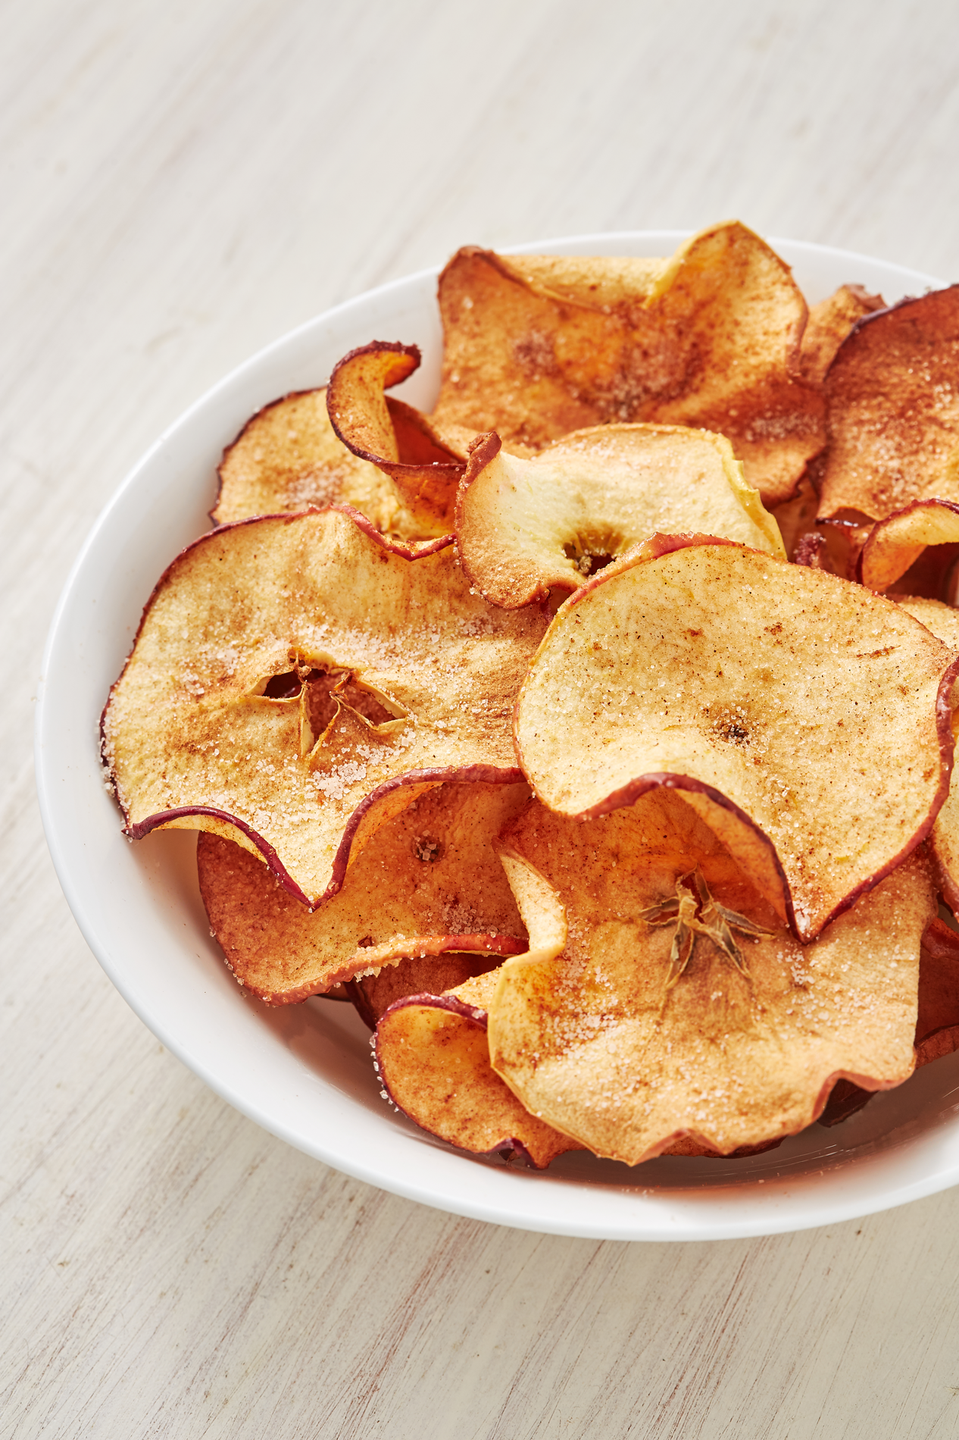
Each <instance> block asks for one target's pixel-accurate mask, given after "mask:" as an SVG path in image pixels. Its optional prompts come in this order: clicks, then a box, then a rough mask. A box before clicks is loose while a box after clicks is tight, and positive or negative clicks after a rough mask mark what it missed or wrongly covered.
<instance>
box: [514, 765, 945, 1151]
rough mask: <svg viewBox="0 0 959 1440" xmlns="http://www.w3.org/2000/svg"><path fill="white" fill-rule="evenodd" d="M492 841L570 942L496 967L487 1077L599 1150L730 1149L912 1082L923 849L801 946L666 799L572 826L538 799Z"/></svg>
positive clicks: (925, 914)
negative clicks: (847, 1093)
mask: <svg viewBox="0 0 959 1440" xmlns="http://www.w3.org/2000/svg"><path fill="white" fill-rule="evenodd" d="M503 844H504V846H508V847H509V848H510V850H511V852H512V854H513V855H514V857H515V860H516V862H517V863H523V864H526V865H527V866H529V867H530V868H531V869H533V870H535V871H536V872H537V873H538V874H539V875H540V876H541V878H542V879H543V880H544V881H545V882H547V883H548V884H549V885H551V886H552V888H553V890H554V891H555V894H556V898H557V902H558V903H559V904H561V905H562V906H563V908H564V909H565V913H566V917H567V921H568V939H567V941H566V945H565V947H564V950H563V952H562V953H561V954H560V955H558V956H556V957H554V958H543V956H542V955H538V956H537V955H534V956H517V957H516V958H515V959H512V960H507V961H506V962H505V963H504V964H503V965H502V966H501V967H500V969H499V970H498V971H496V972H495V974H496V975H498V977H499V983H498V985H497V989H496V993H495V995H494V997H493V999H492V1002H491V1003H490V1005H489V1046H490V1056H491V1060H492V1064H493V1068H494V1069H495V1071H496V1072H497V1074H499V1075H500V1076H502V1078H503V1079H504V1080H505V1081H506V1083H507V1084H508V1085H509V1087H510V1089H512V1090H513V1091H514V1093H515V1094H516V1095H517V1096H518V1097H519V1099H520V1100H521V1101H522V1102H523V1104H524V1105H525V1106H526V1107H527V1109H529V1110H530V1111H531V1112H532V1113H533V1114H535V1115H538V1116H539V1117H540V1118H541V1119H542V1120H544V1121H546V1123H547V1124H550V1125H553V1126H554V1127H555V1128H556V1129H558V1130H560V1131H562V1132H564V1133H566V1134H568V1135H569V1136H570V1137H571V1138H574V1139H577V1140H579V1141H580V1142H581V1143H582V1144H584V1145H586V1146H587V1147H588V1148H589V1149H590V1150H593V1151H594V1152H595V1153H596V1154H598V1155H603V1156H607V1157H609V1158H611V1159H616V1160H622V1161H625V1162H626V1163H627V1164H630V1165H635V1164H638V1163H640V1162H641V1161H643V1160H647V1159H651V1158H652V1157H654V1156H656V1155H659V1154H661V1153H663V1151H664V1149H665V1148H666V1147H667V1146H669V1145H670V1144H672V1143H673V1142H675V1141H677V1140H681V1139H682V1138H683V1137H685V1136H689V1137H692V1139H693V1140H694V1142H695V1143H696V1144H702V1145H705V1146H708V1147H709V1148H710V1149H712V1150H715V1151H717V1152H719V1153H720V1154H731V1153H732V1152H734V1151H736V1150H738V1149H740V1148H741V1147H744V1146H749V1147H754V1146H759V1145H764V1144H765V1143H766V1142H769V1141H773V1140H776V1139H778V1138H780V1137H782V1136H785V1135H791V1134H794V1133H796V1132H797V1131H799V1130H802V1129H804V1128H805V1127H806V1126H807V1125H809V1124H810V1123H811V1122H812V1121H813V1120H815V1119H816V1117H817V1115H818V1114H819V1113H820V1112H821V1110H822V1108H823V1106H824V1105H825V1102H826V1099H827V1097H828V1095H829V1093H830V1091H831V1089H832V1087H833V1085H834V1084H835V1083H836V1081H837V1080H838V1079H839V1078H841V1077H848V1078H850V1079H851V1080H853V1081H854V1082H855V1083H857V1084H860V1085H863V1086H867V1087H869V1088H872V1089H886V1088H890V1087H892V1086H894V1085H898V1084H900V1083H901V1082H902V1081H903V1080H905V1079H907V1078H908V1076H909V1075H910V1074H911V1073H912V1069H913V1065H914V1052H913V1037H914V1035H915V1028H916V1003H917V1001H916V997H917V987H918V967H919V945H920V938H921V936H922V933H923V930H924V929H925V927H926V925H927V924H928V921H929V920H930V918H931V917H932V916H933V915H934V913H935V895H934V891H933V886H932V883H931V878H930V876H929V873H928V865H927V864H926V863H925V860H924V858H923V857H922V856H921V855H919V856H912V857H910V858H909V859H908V860H907V861H905V862H904V864H903V865H902V866H900V867H899V869H897V870H896V871H895V872H893V874H891V875H889V876H887V877H886V879H885V880H883V881H882V882H881V883H880V884H879V885H877V886H876V887H875V888H874V889H873V890H871V891H869V893H868V894H866V895H864V896H862V897H861V898H860V899H859V900H858V901H857V903H856V905H855V906H854V907H853V908H852V909H851V910H849V911H847V912H845V913H844V914H843V915H841V916H839V917H838V919H836V920H835V921H833V923H832V924H831V925H830V926H829V927H828V929H827V930H825V931H824V932H823V933H822V934H821V935H820V937H819V938H818V939H817V940H816V941H814V942H812V943H811V944H809V945H801V944H799V942H798V941H796V940H795V939H794V937H793V936H792V935H791V934H790V933H789V931H788V930H786V929H785V927H783V926H782V925H781V924H779V923H778V922H777V919H776V916H775V915H774V913H773V912H772V911H771V909H770V907H769V906H768V905H767V904H766V903H765V902H764V900H763V899H762V897H761V896H760V895H759V893H758V892H757V891H756V890H754V889H753V887H752V886H751V884H750V882H749V880H748V878H747V877H746V875H745V874H744V873H743V872H742V871H741V870H740V869H739V867H738V866H736V865H735V863H734V862H733V861H732V858H731V857H730V856H729V855H728V853H726V852H725V850H724V848H723V847H722V846H721V845H719V844H718V842H717V841H716V839H715V837H714V836H712V835H711V833H710V832H709V830H708V828H707V827H705V826H704V825H702V824H701V823H700V822H699V821H698V819H697V818H696V817H695V816H694V815H693V814H692V813H691V812H690V810H689V808H688V807H687V806H685V805H684V803H683V801H682V799H681V797H680V796H679V795H677V794H675V793H674V792H670V791H667V790H659V791H654V792H650V793H648V794H646V795H644V796H643V797H642V798H641V799H640V800H638V801H637V802H636V804H635V805H634V806H633V807H631V808H630V809H629V810H620V811H617V812H616V814H614V815H609V816H606V817H603V818H601V819H598V820H593V821H589V822H586V823H583V822H576V821H573V820H570V819H567V818H565V817H562V816H558V815H554V814H552V813H550V812H549V811H547V810H546V809H545V808H544V807H542V806H540V805H539V804H537V803H534V804H532V805H531V806H530V807H529V808H528V810H527V811H525V812H524V814H523V815H522V816H521V817H520V819H519V820H518V821H517V822H516V824H515V825H514V826H513V827H512V828H511V830H510V831H508V832H507V833H506V835H505V836H504V840H503Z"/></svg>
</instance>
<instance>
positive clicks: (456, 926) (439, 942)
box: [197, 771, 529, 1005]
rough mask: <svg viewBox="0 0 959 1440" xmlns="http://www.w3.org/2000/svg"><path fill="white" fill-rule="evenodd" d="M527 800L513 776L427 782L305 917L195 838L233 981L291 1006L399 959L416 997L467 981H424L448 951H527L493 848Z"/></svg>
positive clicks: (236, 857)
mask: <svg viewBox="0 0 959 1440" xmlns="http://www.w3.org/2000/svg"><path fill="white" fill-rule="evenodd" d="M528 798H529V787H528V786H527V785H526V784H525V782H524V781H522V780H517V779H516V772H508V771H507V772H503V774H502V775H501V776H499V777H497V778H494V777H492V776H490V777H489V778H487V779H485V780H471V779H468V778H467V779H463V780H457V779H456V778H450V779H447V780H445V781H444V782H443V783H441V784H434V785H432V786H431V787H430V788H429V789H428V790H426V791H424V792H423V793H421V794H419V795H418V796H417V797H416V798H415V799H413V800H411V802H410V803H409V804H408V805H407V806H406V807H405V808H404V809H403V810H402V811H401V812H400V813H399V814H397V815H393V816H391V817H390V818H389V819H388V820H387V821H386V822H385V823H383V824H380V825H378V826H377V827H376V829H375V832H374V834H373V835H372V836H371V838H370V840H369V841H368V843H367V844H366V845H365V846H364V847H363V848H362V850H361V851H360V853H359V854H358V856H357V857H356V858H355V860H354V863H353V864H352V865H351V866H350V867H349V869H348V870H347V872H346V875H345V877H344V879H343V883H342V887H341V888H340V890H339V891H338V892H337V893H336V894H335V895H332V896H330V897H329V899H327V900H326V901H325V902H324V903H323V904H322V905H321V906H319V907H318V908H317V909H316V910H313V911H310V910H307V909H306V907H305V906H304V905H303V904H302V903H301V902H300V901H298V900H297V899H295V898H294V897H293V896H291V895H290V894H289V893H288V892H287V891H286V890H285V889H284V888H283V887H282V885H281V884H279V882H278V881H277V880H276V878H275V877H274V876H273V875H272V874H271V873H270V871H269V870H268V869H267V867H266V866H265V865H264V864H262V862H261V861H260V860H259V859H258V858H255V857H254V856H253V855H251V854H250V853H249V852H248V851H246V850H244V849H243V848H242V847H241V846H238V845H236V844H234V843H231V842H230V841H227V840H225V839H223V838H222V837H220V836H217V835H211V834H201V835H200V836H199V839H198V843H197V869H198V873H199V881H200V894H201V896H202V899H203V903H204V905H205V907H206V911H207V915H208V917H209V920H210V927H211V933H212V934H213V935H214V936H215V938H216V940H217V942H218V944H219V945H220V947H221V949H222V950H223V953H224V957H225V959H226V963H227V965H228V966H229V968H230V970H231V972H232V973H233V975H234V976H235V977H236V979H237V981H238V982H239V983H240V984H242V985H243V986H244V988H245V989H247V990H249V991H250V992H251V993H252V994H254V995H256V996H257V997H258V998H259V999H261V1000H263V1001H265V1003H266V1004H268V1005H289V1004H295V1003H297V1002H298V1001H300V1000H303V999H305V998H306V997H307V996H309V995H315V994H318V993H320V992H322V991H326V990H329V989H330V988H331V987H332V986H334V985H337V984H341V983H342V982H344V981H351V980H357V979H359V980H363V979H364V978H365V977H367V976H369V977H373V976H374V975H375V974H376V973H377V972H379V971H381V970H382V969H383V968H384V967H393V966H396V965H398V964H399V963H400V962H402V961H404V960H415V961H417V962H422V963H421V964H420V967H419V971H417V972H416V973H415V974H414V976H413V978H414V979H416V978H418V980H419V983H416V984H414V985H413V989H414V990H423V989H424V988H425V987H426V985H429V988H431V989H447V988H449V986H451V985H453V984H456V983H458V980H462V979H465V978H466V976H465V975H460V976H459V977H458V979H455V978H454V979H450V980H449V982H448V984H447V985H441V984H439V983H438V979H437V978H434V979H433V980H427V979H426V977H427V976H429V975H430V974H431V973H432V972H431V966H432V970H434V971H436V970H440V966H439V957H442V956H444V955H446V954H447V953H448V952H455V953H456V954H457V955H458V956H460V957H462V956H463V955H464V952H471V953H473V954H474V955H475V954H480V955H484V956H493V955H498V956H502V955H510V954H518V953H519V952H520V951H522V950H525V949H526V947H527V937H526V930H525V928H524V926H523V922H522V920H521V919H520V915H519V911H518V910H517V907H516V902H515V901H514V899H513V894H512V891H511V890H510V888H509V884H508V883H507V880H506V876H505V874H504V873H503V867H502V866H501V865H500V863H499V860H498V859H497V857H496V854H495V852H494V850H493V842H494V840H495V838H496V836H497V835H498V834H499V832H500V830H501V829H502V827H503V826H504V825H505V824H507V823H508V822H509V821H510V820H511V819H512V818H513V817H514V816H515V814H516V813H517V811H518V810H519V809H520V808H521V807H522V806H523V805H525V803H526V801H527V800H528ZM460 963H461V964H462V963H463V961H462V959H461V961H460ZM489 963H493V962H492V961H490V962H489ZM407 968H409V967H407ZM481 968H489V966H488V964H487V965H486V966H482V967H481ZM443 973H446V972H445V971H442V970H440V974H443ZM467 973H472V972H471V971H469V972H467ZM370 993H371V997H372V995H373V993H374V990H373V988H372V987H371V992H370ZM399 993H401V994H410V993H411V990H410V988H409V987H408V988H407V989H405V990H402V991H401V992H399ZM355 998H360V997H355ZM394 998H397V997H396V996H394Z"/></svg>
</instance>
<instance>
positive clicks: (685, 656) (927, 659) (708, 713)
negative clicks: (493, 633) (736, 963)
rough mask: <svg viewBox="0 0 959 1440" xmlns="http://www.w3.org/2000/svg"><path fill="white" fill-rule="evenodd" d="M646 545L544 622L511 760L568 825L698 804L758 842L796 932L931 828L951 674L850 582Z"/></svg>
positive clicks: (807, 932)
mask: <svg viewBox="0 0 959 1440" xmlns="http://www.w3.org/2000/svg"><path fill="white" fill-rule="evenodd" d="M658 543H659V545H660V546H661V548H662V550H663V552H664V553H661V554H660V555H659V556H658V557H657V558H654V559H648V560H645V561H642V562H638V563H635V564H633V565H632V566H631V567H630V568H627V569H623V570H622V571H620V573H618V574H616V575H613V576H610V577H609V578H608V579H604V578H603V577H602V576H599V577H597V578H596V579H594V580H593V581H591V582H589V583H588V584H587V585H586V586H584V587H583V589H582V590H581V591H579V593H578V594H576V595H574V596H573V597H572V598H571V599H569V600H568V601H567V602H566V603H565V605H564V606H563V607H562V609H561V610H560V611H559V613H558V615H557V616H556V618H555V619H554V621H553V623H552V625H551V626H550V630H549V632H548V634H547V636H546V639H545V640H544V642H543V644H542V646H541V647H540V649H539V652H538V654H537V657H536V659H535V661H534V663H533V665H532V667H531V670H530V674H529V676H528V678H527V680H526V681H525V683H524V685H523V688H522V691H521V693H520V698H519V701H518V705H517V715H516V739H517V753H518V755H519V757H520V763H521V765H522V766H523V769H524V771H525V773H526V774H527V776H528V777H529V779H530V781H531V783H532V785H533V788H534V790H535V792H536V793H537V795H538V796H539V797H540V799H542V800H543V801H544V803H546V804H547V805H549V806H550V807H551V808H552V809H555V810H557V811H561V812H563V813H564V814H569V815H582V816H587V815H599V814H603V813H605V812H607V811H610V810H614V809H616V808H618V807H619V806H622V805H628V804H630V803H631V802H632V801H633V800H634V799H636V798H637V796H639V795H641V794H642V793H643V792H644V791H646V790H649V789H651V788H653V787H655V786H661V785H666V786H671V787H676V788H679V789H682V790H684V791H687V792H689V795H690V797H691V798H692V797H694V796H701V797H705V798H704V800H703V801H702V803H703V804H705V805H708V806H709V807H711V808H713V809H715V810H716V811H717V812H718V813H722V812H725V813H726V814H727V815H728V816H729V817H730V828H731V830H733V831H735V830H740V831H742V833H746V832H747V831H749V830H750V829H752V832H753V834H754V835H755V836H758V837H759V838H758V840H757V842H756V843H757V844H758V845H761V844H763V843H766V844H768V843H769V842H771V844H772V845H773V846H774V847H775V852H776V855H777V856H778V861H779V862H780V864H781V867H782V874H783V877H784V880H785V882H786V883H785V896H784V898H785V902H786V913H788V914H789V915H790V916H791V923H792V924H793V926H794V927H795V932H796V934H797V935H798V936H799V937H800V938H802V939H804V940H809V939H812V938H813V937H815V936H816V935H817V934H818V933H819V931H820V930H821V929H822V927H823V926H824V925H825V924H827V923H828V921H829V920H830V919H832V918H833V917H834V916H835V915H836V914H838V913H839V912H840V911H841V910H843V909H845V908H846V907H848V906H849V905H850V904H852V903H853V901H854V900H855V898H856V897H857V895H859V894H860V893H861V892H862V891H863V890H865V889H868V888H869V887H870V886H872V885H874V884H875V883H876V882H877V881H878V880H879V879H880V878H881V877H882V876H883V875H886V874H888V873H889V871H890V870H892V869H894V868H895V867H896V866H897V865H898V864H899V863H900V861H901V860H902V859H903V858H904V856H906V855H907V854H908V853H909V852H910V850H912V849H913V848H914V847H915V846H916V845H918V844H919V842H920V841H921V840H922V839H923V838H924V837H925V836H926V834H927V833H928V832H929V830H930V829H931V827H932V824H933V821H934V819H935V817H936V814H937V813H938V811H939V807H940V805H941V804H942V802H943V799H944V798H945V795H946V793H947V791H948V786H949V776H950V771H951V766H952V732H951V710H950V695H951V689H952V684H953V679H954V677H955V675H956V672H957V668H959V666H957V662H955V661H954V657H953V656H952V654H951V652H949V651H948V650H947V649H946V648H945V647H944V646H943V645H942V644H941V643H940V642H939V641H937V640H935V639H934V637H932V636H931V635H930V633H929V631H928V630H926V629H925V627H924V626H922V625H919V624H917V623H916V622H915V621H914V620H913V618H912V617H911V616H906V615H904V613H903V611H902V609H901V608H900V607H898V606H896V605H894V604H893V603H892V601H889V600H886V599H885V598H884V597H882V596H878V595H873V594H871V593H870V592H869V591H867V590H864V589H863V588H862V587H861V586H858V585H852V584H849V583H848V582H846V581H842V580H837V579H836V578H835V576H832V575H828V574H826V573H825V572H824V571H821V570H815V569H809V568H806V567H804V566H799V565H786V564H783V563H782V562H781V561H778V560H775V559H772V558H771V557H770V556H768V555H763V554H760V553H759V552H758V551H755V550H747V549H744V548H743V547H741V546H738V545H733V544H731V543H729V542H721V541H703V542H702V543H691V542H690V541H688V539H685V538H683V537H679V538H678V539H676V538H674V539H673V540H670V539H668V538H662V537H661V539H660V541H659V542H658ZM671 545H675V546H677V547H678V548H675V549H670V548H669V547H670V546H671ZM519 613H522V612H519ZM697 803H700V802H699V801H697ZM767 873H771V872H770V871H769V867H768V866H767ZM774 892H775V885H774V884H773V886H772V889H771V890H770V891H768V892H767V893H770V897H771V898H773V894H774Z"/></svg>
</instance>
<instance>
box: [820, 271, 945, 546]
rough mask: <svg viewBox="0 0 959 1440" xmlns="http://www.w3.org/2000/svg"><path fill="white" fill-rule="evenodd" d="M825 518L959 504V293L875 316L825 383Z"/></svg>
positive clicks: (906, 303)
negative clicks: (919, 503)
mask: <svg viewBox="0 0 959 1440" xmlns="http://www.w3.org/2000/svg"><path fill="white" fill-rule="evenodd" d="M825 392H826V399H827V416H828V419H827V428H828V433H829V445H828V449H827V452H826V456H825V460H824V465H823V475H822V485H821V496H820V506H819V514H820V517H827V516H832V515H839V514H843V513H846V512H853V518H856V517H859V516H862V515H867V516H869V517H871V518H872V519H873V520H882V519H885V518H886V516H888V515H891V514H892V513H893V512H894V511H897V510H902V509H903V508H904V506H906V505H908V504H910V502H911V501H913V500H926V499H930V498H937V499H941V500H954V501H959V472H957V468H956V465H955V458H956V452H957V449H959V285H953V286H950V287H949V288H948V289H946V290H936V291H933V292H932V293H931V294H929V295H924V296H922V297H921V299H918V300H903V301H901V302H900V303H899V304H898V305H894V306H893V307H892V308H891V309H889V310H880V311H877V312H876V313H875V314H873V315H867V316H865V317H864V319H863V320H861V321H860V322H859V324H858V325H857V326H856V328H855V329H854V330H853V332H852V334H851V335H850V336H849V338H848V340H846V341H845V343H844V344H843V345H842V347H841V348H840V350H839V352H838V354H837V355H836V358H835V360H834V361H833V364H832V366H831V367H830V370H829V374H828V375H827V377H826V381H825Z"/></svg>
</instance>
